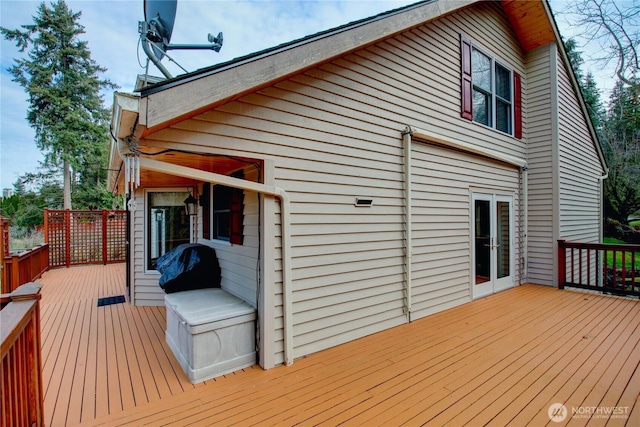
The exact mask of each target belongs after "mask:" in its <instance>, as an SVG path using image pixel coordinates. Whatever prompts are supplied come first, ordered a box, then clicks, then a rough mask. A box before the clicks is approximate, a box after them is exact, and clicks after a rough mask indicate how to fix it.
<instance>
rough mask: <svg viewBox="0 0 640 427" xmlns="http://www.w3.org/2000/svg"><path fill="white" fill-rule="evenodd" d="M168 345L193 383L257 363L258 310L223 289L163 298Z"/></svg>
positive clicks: (191, 292)
mask: <svg viewBox="0 0 640 427" xmlns="http://www.w3.org/2000/svg"><path fill="white" fill-rule="evenodd" d="M164 302H165V306H166V308H167V331H166V340H167V344H168V345H169V347H170V348H171V351H173V354H174V355H175V357H176V359H178V362H179V363H180V366H182V369H183V370H184V372H185V373H186V374H187V376H188V377H189V380H190V381H191V382H192V383H194V384H195V383H198V382H201V381H205V380H208V379H211V378H214V377H218V376H220V375H224V374H227V373H229V372H233V371H236V370H238V369H242V368H246V367H247V366H251V365H253V364H255V363H256V352H255V324H254V323H255V319H256V311H255V309H254V308H253V307H252V306H250V305H249V304H247V303H246V302H244V301H242V300H241V299H239V298H236V297H235V296H233V295H231V294H230V293H228V292H226V291H225V290H223V289H219V288H215V289H198V290H192V291H184V292H176V293H171V294H167V295H165V297H164Z"/></svg>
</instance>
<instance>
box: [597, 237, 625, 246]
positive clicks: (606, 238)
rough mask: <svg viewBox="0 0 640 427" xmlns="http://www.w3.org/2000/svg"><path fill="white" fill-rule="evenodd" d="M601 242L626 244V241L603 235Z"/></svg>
mask: <svg viewBox="0 0 640 427" xmlns="http://www.w3.org/2000/svg"><path fill="white" fill-rule="evenodd" d="M602 243H610V244H615V245H626V244H627V243H626V242H623V241H622V240H620V239H614V238H613V237H605V238H604V239H602Z"/></svg>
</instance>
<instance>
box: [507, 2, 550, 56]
mask: <svg viewBox="0 0 640 427" xmlns="http://www.w3.org/2000/svg"><path fill="white" fill-rule="evenodd" d="M502 6H503V8H504V11H505V13H506V14H507V16H508V17H509V21H510V22H511V25H512V26H513V29H514V31H515V32H516V34H517V36H518V39H519V40H520V44H521V45H522V47H523V49H524V50H525V51H530V50H533V49H536V48H538V47H540V46H544V45H547V44H549V43H553V42H555V41H556V37H555V33H554V31H553V25H552V23H551V22H550V18H549V15H548V14H547V9H546V8H545V5H544V0H542V1H523V0H503V1H502Z"/></svg>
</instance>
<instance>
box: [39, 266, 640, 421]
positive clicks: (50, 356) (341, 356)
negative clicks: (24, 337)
mask: <svg viewBox="0 0 640 427" xmlns="http://www.w3.org/2000/svg"><path fill="white" fill-rule="evenodd" d="M39 282H41V283H42V284H43V285H44V286H43V289H42V334H43V335H42V344H43V361H44V362H43V363H44V367H43V369H44V388H45V414H46V420H45V422H46V425H48V426H61V425H76V424H80V423H81V424H82V425H86V426H90V425H91V426H99V425H109V426H121V425H130V426H139V425H154V426H160V425H172V426H187V425H188V426H192V425H216V426H217V425H240V426H244V425H279V426H292V425H330V426H332V425H338V424H344V425H347V426H351V425H367V426H368V425H385V426H396V425H404V424H406V425H423V424H427V425H434V426H441V425H451V426H461V425H470V426H475V425H490V426H507V425H509V426H526V425H531V426H541V425H577V426H581V425H589V426H591V425H593V426H601V425H602V426H604V425H608V426H623V425H627V426H638V425H640V302H639V301H638V300H632V299H625V298H619V297H608V296H600V295H593V294H586V293H579V292H572V291H568V290H564V291H560V290H556V289H551V288H548V287H542V286H534V285H525V286H520V287H517V288H515V289H512V290H509V291H506V292H502V293H500V294H497V295H493V296H491V297H488V298H484V299H481V300H478V301H475V302H473V303H469V304H466V305H463V306H460V307H457V308H454V309H451V310H448V311H445V312H442V313H439V314H436V315H433V316H430V317H428V318H425V319H420V320H417V321H414V322H412V323H411V324H408V325H404V326H401V327H398V328H394V329H392V330H389V331H385V332H382V333H379V334H376V335H372V336H369V337H367V338H363V339H360V340H357V341H353V342H351V343H348V344H344V345H341V346H339V347H335V348H332V349H329V350H326V351H323V352H320V353H317V354H314V355H311V356H308V357H306V358H304V359H300V360H296V361H295V363H294V365H293V366H290V367H277V368H274V369H271V370H268V371H263V370H262V369H261V368H259V367H253V368H249V369H245V370H243V371H239V372H236V373H234V374H231V375H227V376H224V377H221V378H218V379H216V380H212V381H207V382H206V383H202V384H199V385H197V386H193V385H191V384H190V383H189V381H188V379H187V378H186V376H185V375H184V373H183V372H182V370H181V369H180V367H179V365H178V363H177V362H176V360H175V359H174V357H173V355H172V353H171V351H170V350H169V348H168V347H167V345H166V344H165V341H164V327H165V323H164V322H165V313H164V308H141V307H138V308H137V307H131V306H130V305H129V304H128V303H125V304H115V305H110V306H104V307H96V305H97V299H98V298H100V297H108V296H114V295H120V294H123V293H124V266H123V265H122V264H114V265H107V266H86V267H74V268H70V269H59V270H52V271H49V272H47V273H45V275H44V276H43V277H42V278H41V279H40V280H39ZM554 403H563V404H564V405H565V408H566V410H567V411H568V416H567V418H566V419H565V420H564V421H563V422H560V423H555V422H552V421H551V420H550V417H549V415H548V410H549V408H550V406H551V405H552V404H554ZM611 411H613V412H614V413H615V415H613V416H611V415H610V413H611ZM556 414H559V413H558V412H556Z"/></svg>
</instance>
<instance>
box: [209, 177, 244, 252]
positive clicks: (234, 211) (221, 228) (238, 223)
mask: <svg viewBox="0 0 640 427" xmlns="http://www.w3.org/2000/svg"><path fill="white" fill-rule="evenodd" d="M232 176H233V177H235V178H243V177H244V174H242V171H240V172H239V173H236V174H233V175H232ZM212 198H213V203H212V205H213V209H212V211H211V231H210V234H211V239H215V240H225V241H228V242H230V243H232V244H234V245H241V244H242V242H243V239H244V192H243V191H242V190H240V189H237V188H232V187H227V186H224V185H214V186H213V190H212Z"/></svg>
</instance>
